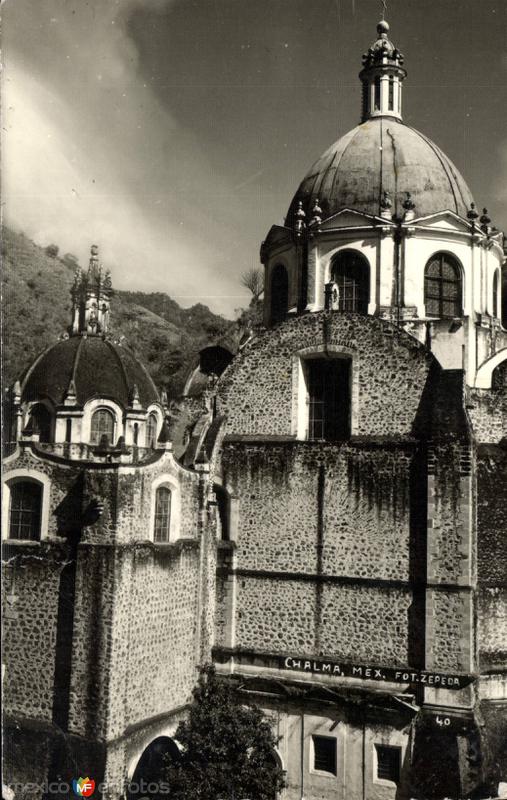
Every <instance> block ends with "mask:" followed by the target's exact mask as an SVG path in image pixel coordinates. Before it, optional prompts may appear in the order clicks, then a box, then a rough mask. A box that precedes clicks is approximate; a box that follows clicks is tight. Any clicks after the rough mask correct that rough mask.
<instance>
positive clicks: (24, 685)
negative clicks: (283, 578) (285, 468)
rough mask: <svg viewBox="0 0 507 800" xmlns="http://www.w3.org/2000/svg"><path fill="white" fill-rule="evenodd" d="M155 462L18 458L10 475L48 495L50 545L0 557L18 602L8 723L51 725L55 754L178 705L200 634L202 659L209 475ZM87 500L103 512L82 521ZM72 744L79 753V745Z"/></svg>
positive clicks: (10, 648) (15, 547)
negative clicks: (168, 505)
mask: <svg viewBox="0 0 507 800" xmlns="http://www.w3.org/2000/svg"><path fill="white" fill-rule="evenodd" d="M157 455H158V458H157V457H156V456H155V457H154V458H153V460H152V461H151V463H147V464H145V465H143V466H142V467H140V466H134V465H118V464H103V463H102V464H96V465H86V468H85V469H84V470H83V464H82V462H81V463H72V462H60V461H58V460H57V459H55V458H50V457H49V456H48V458H47V460H41V459H40V458H38V457H36V456H35V455H34V454H33V453H32V452H31V451H30V449H29V448H27V449H26V450H24V451H22V452H21V453H20V455H19V456H18V457H15V458H13V459H10V461H9V463H8V465H7V469H8V471H10V470H14V469H23V470H27V472H29V474H33V470H37V471H38V472H39V473H43V474H44V475H47V476H48V477H49V479H50V482H51V485H50V490H49V510H50V512H49V523H48V534H49V537H50V538H49V539H48V541H42V542H41V543H35V544H32V545H22V544H18V543H15V542H13V543H8V544H7V548H6V551H5V554H4V557H5V558H11V557H12V558H14V559H15V560H14V561H12V562H10V566H9V567H8V569H9V570H10V571H12V569H13V568H14V565H16V581H15V585H14V588H13V587H12V581H9V582H6V583H5V584H4V590H5V591H6V592H8V593H10V594H15V595H16V596H17V598H18V599H17V600H16V603H15V604H14V605H15V606H16V614H17V619H14V618H13V612H12V609H11V612H10V614H11V618H9V619H7V620H6V630H5V641H4V648H5V651H4V661H5V664H6V669H7V673H6V674H7V677H8V681H7V684H8V689H7V692H6V695H5V697H4V702H5V703H6V708H7V709H8V711H9V712H10V713H11V714H12V716H13V717H14V719H19V718H20V717H21V718H23V717H33V718H34V720H35V722H34V724H36V725H40V724H41V722H47V723H50V722H51V719H52V717H53V716H54V715H55V714H56V715H57V717H58V719H57V718H56V717H55V720H56V722H57V725H58V727H59V728H63V730H64V731H65V730H66V728H67V729H68V733H66V734H61V735H62V736H64V738H65V741H63V740H62V742H61V747H60V749H61V750H62V752H64V751H65V752H66V753H70V754H71V753H72V752H73V747H74V744H72V742H73V741H74V739H73V735H77V736H78V737H88V740H92V742H93V740H95V741H97V740H99V741H107V740H110V739H111V737H121V736H123V735H124V734H125V731H126V730H127V729H128V728H129V726H132V725H134V726H135V725H142V724H144V723H145V722H146V721H147V720H148V719H149V718H150V717H154V716H158V715H163V714H166V715H170V714H171V713H172V711H173V710H174V709H175V708H177V707H180V706H181V705H183V704H184V703H186V702H187V700H188V699H189V697H190V692H191V688H192V687H193V685H194V683H195V678H196V666H197V663H198V662H199V658H200V655H201V654H200V648H199V643H198V641H197V635H198V634H200V633H201V629H202V628H206V632H205V634H204V633H203V635H204V636H205V640H206V642H207V643H208V644H207V647H208V652H207V655H206V658H205V659H204V660H209V658H210V655H209V649H210V646H211V641H210V640H211V630H212V627H213V604H212V603H211V602H210V595H211V591H212V589H213V586H212V583H213V579H214V574H215V562H214V560H213V558H212V556H213V554H214V544H215V543H214V534H213V531H214V526H213V522H212V521H211V522H210V521H209V520H207V517H206V514H205V513H204V514H203V513H202V505H203V502H204V499H205V498H204V489H203V486H204V484H205V482H206V475H204V476H203V480H202V481H201V478H200V476H199V475H198V474H197V473H195V472H191V471H189V470H186V469H184V468H182V467H180V466H179V465H178V464H177V463H176V462H175V460H174V458H173V456H172V454H171V453H170V452H169V451H162V452H160V454H157ZM164 476H168V477H169V478H171V479H172V482H173V483H177V484H178V486H179V492H180V498H181V509H180V510H181V519H180V525H179V529H178V532H177V533H178V539H177V540H176V541H175V542H171V543H170V544H163V545H158V544H153V543H152V542H147V541H146V540H147V539H149V537H150V536H151V531H150V522H151V516H152V514H151V512H152V507H153V506H152V497H153V488H152V484H153V481H155V480H156V479H157V478H159V477H164ZM96 501H99V502H100V503H101V504H102V512H101V513H93V514H91V515H90V507H92V506H93V503H94V502H96ZM208 523H209V527H210V531H211V533H210V534H209V535H207V539H206V542H207V544H206V554H205V558H204V560H203V562H202V563H201V552H200V539H201V532H202V531H201V529H202V526H204V527H206V525H207V524H208ZM43 533H46V532H45V531H43ZM57 534H58V535H57ZM78 540H79V541H80V543H79V544H77V541H78ZM73 543H75V546H76V548H77V549H74V544H73ZM76 553H77V559H76ZM208 562H209V563H208ZM11 589H12V591H11ZM74 590H75V598H74V601H73V592H74ZM11 605H12V603H11ZM204 605H205V608H204ZM13 607H14V606H13ZM7 616H9V614H8V615H7ZM57 620H58V624H57ZM70 666H71V667H72V671H71V675H70V676H69V667H70ZM55 698H56V699H55ZM67 718H68V722H67ZM49 736H50V738H51V734H49ZM76 741H78V742H81V745H79V747H81V748H82V747H83V746H84V745H83V744H82V743H83V742H84V741H85V739H84V738H79V739H76ZM48 746H49V745H48ZM76 746H78V745H76ZM92 746H93V745H92V743H90V744H89V745H88V744H87V745H86V747H88V750H90V748H91V747H92ZM86 752H88V751H86ZM90 752H91V750H90ZM83 753H84V751H83ZM83 753H82V754H81V756H82V763H85V761H86V759H85V757H84V754H83ZM69 757H70V756H69ZM83 759H84V760H83ZM80 763H81V762H80ZM125 766H126V765H122V767H121V768H122V769H124V768H125ZM12 768H13V769H15V768H17V767H16V765H12ZM118 769H120V767H118ZM26 775H28V771H27V772H26V773H25V780H26ZM44 778H45V775H44V773H43V771H42V772H41V773H40V774H39V775H38V780H39V781H41V780H44Z"/></svg>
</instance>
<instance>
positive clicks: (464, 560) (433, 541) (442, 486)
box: [428, 439, 472, 583]
mask: <svg viewBox="0 0 507 800" xmlns="http://www.w3.org/2000/svg"><path fill="white" fill-rule="evenodd" d="M469 459H470V455H469V449H468V447H467V446H466V444H464V443H462V442H460V441H457V440H454V439H451V440H448V441H444V442H441V443H438V444H436V445H435V446H434V447H433V448H432V452H431V457H430V470H431V476H430V477H429V479H428V529H429V536H428V538H429V544H428V575H429V578H430V580H437V581H442V582H444V583H462V582H466V583H470V580H469V579H468V580H467V576H469V574H470V569H471V565H470V551H469V540H470V536H471V530H470V509H471V504H472V481H471V478H470V476H469V473H470V472H471V464H470V461H469ZM467 473H468V474H467Z"/></svg>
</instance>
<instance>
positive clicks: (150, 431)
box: [146, 414, 158, 447]
mask: <svg viewBox="0 0 507 800" xmlns="http://www.w3.org/2000/svg"><path fill="white" fill-rule="evenodd" d="M157 427H158V420H157V415H156V414H149V415H148V419H147V421H146V447H156V446H157Z"/></svg>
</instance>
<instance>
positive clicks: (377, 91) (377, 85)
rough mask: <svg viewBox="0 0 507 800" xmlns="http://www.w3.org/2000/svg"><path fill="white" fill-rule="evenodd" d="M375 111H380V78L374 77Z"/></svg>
mask: <svg viewBox="0 0 507 800" xmlns="http://www.w3.org/2000/svg"><path fill="white" fill-rule="evenodd" d="M375 111H380V78H375Z"/></svg>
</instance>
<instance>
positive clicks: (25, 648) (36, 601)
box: [2, 545, 62, 722]
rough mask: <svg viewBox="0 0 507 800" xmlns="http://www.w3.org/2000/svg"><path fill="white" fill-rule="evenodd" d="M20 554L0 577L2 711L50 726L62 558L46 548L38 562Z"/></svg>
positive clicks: (52, 547) (36, 558) (37, 557)
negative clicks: (0, 609) (0, 598)
mask: <svg viewBox="0 0 507 800" xmlns="http://www.w3.org/2000/svg"><path fill="white" fill-rule="evenodd" d="M24 553H25V554H24V555H18V556H11V559H10V560H9V562H8V566H6V567H5V568H4V571H3V576H2V578H3V579H2V604H3V608H4V614H3V654H2V655H3V659H2V660H3V664H4V668H5V673H4V694H3V704H4V712H5V713H7V714H16V713H18V714H22V715H23V716H26V717H36V718H38V719H40V720H45V721H47V722H50V721H51V717H52V710H53V679H54V668H55V643H56V622H57V612H58V604H57V595H58V584H59V578H60V571H61V563H60V559H61V558H62V553H61V550H60V548H59V547H58V546H56V548H55V546H50V545H47V546H46V547H45V548H44V556H42V557H41V556H40V555H36V554H35V553H34V554H30V553H29V552H28V553H27V548H25V551H24ZM6 595H8V596H9V597H14V598H15V599H14V600H13V601H11V602H8V601H7V602H6V599H5V596H6Z"/></svg>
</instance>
